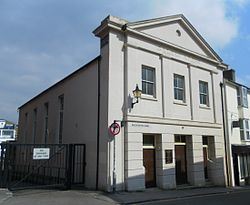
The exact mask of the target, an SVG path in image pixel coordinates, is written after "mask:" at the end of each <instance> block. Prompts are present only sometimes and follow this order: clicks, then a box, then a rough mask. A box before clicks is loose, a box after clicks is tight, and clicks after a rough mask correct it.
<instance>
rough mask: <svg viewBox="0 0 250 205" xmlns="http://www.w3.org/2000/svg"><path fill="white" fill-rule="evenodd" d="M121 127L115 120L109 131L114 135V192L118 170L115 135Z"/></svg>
mask: <svg viewBox="0 0 250 205" xmlns="http://www.w3.org/2000/svg"><path fill="white" fill-rule="evenodd" d="M120 130H121V127H120V125H119V124H118V123H117V122H115V121H114V122H113V123H112V124H111V125H110V126H109V131H110V133H111V135H112V136H113V137H114V140H113V141H114V148H113V151H114V152H113V192H115V191H116V170H115V136H116V135H118V134H119V133H120Z"/></svg>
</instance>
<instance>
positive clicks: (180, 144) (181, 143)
mask: <svg viewBox="0 0 250 205" xmlns="http://www.w3.org/2000/svg"><path fill="white" fill-rule="evenodd" d="M174 146H175V181H176V185H182V184H187V183H188V170H187V145H186V143H184V142H177V143H175V144H174ZM176 146H184V147H185V170H186V173H185V175H186V176H185V178H186V180H185V182H184V183H182V184H179V183H177V175H176V171H177V170H176Z"/></svg>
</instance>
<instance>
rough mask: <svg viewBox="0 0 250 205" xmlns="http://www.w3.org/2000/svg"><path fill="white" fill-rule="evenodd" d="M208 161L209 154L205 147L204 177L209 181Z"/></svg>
mask: <svg viewBox="0 0 250 205" xmlns="http://www.w3.org/2000/svg"><path fill="white" fill-rule="evenodd" d="M207 159H208V153H207V147H203V161H204V175H205V179H208V168H207V165H208V163H207Z"/></svg>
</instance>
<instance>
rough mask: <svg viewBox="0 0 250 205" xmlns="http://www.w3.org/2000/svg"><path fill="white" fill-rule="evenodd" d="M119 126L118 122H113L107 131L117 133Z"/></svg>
mask: <svg viewBox="0 0 250 205" xmlns="http://www.w3.org/2000/svg"><path fill="white" fill-rule="evenodd" d="M120 130H121V127H120V125H119V124H118V123H116V122H113V123H112V124H111V125H110V126H109V131H110V133H111V134H112V135H113V136H115V135H118V134H119V133H120Z"/></svg>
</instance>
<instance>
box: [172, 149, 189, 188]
mask: <svg viewBox="0 0 250 205" xmlns="http://www.w3.org/2000/svg"><path fill="white" fill-rule="evenodd" d="M175 174H176V184H177V185H179V184H186V183H187V163H186V146H185V145H175Z"/></svg>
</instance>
